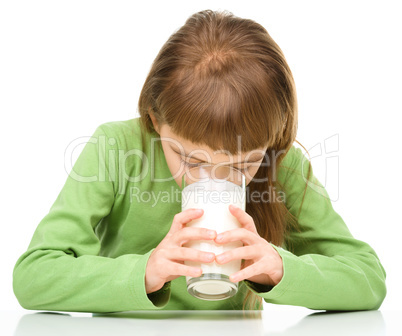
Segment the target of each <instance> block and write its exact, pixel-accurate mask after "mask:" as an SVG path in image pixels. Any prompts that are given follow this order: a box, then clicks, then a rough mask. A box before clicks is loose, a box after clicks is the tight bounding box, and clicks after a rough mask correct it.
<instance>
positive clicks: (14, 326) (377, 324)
mask: <svg viewBox="0 0 402 336" xmlns="http://www.w3.org/2000/svg"><path fill="white" fill-rule="evenodd" d="M0 314H1V315H0V335H2V336H8V335H14V336H27V335H29V336H32V335H41V336H56V335H57V336H67V335H68V336H80V335H85V336H90V335H96V336H106V335H107V336H115V335H116V336H125V335H127V336H128V335H130V336H137V335H138V336H148V335H152V336H153V335H155V336H156V335H161V336H170V335H174V336H193V335H194V336H198V335H202V336H215V335H219V336H222V335H224V336H226V335H228V336H238V335H239V336H240V335H241V336H254V335H258V336H263V335H276V336H277V335H281V336H289V335H292V336H293V335H297V336H304V335H308V336H332V335H339V336H346V335H353V336H358V335H364V336H374V335H376V336H377V335H381V336H382V335H399V336H400V335H402V328H401V327H400V322H401V320H402V311H391V310H389V311H382V310H377V311H355V312H332V313H331V312H325V311H313V310H309V309H306V308H300V309H284V308H283V307H279V306H278V308H277V309H276V307H275V306H272V308H271V309H269V310H266V309H264V310H263V311H260V312H256V313H255V312H250V311H246V312H244V313H243V312H242V311H233V310H230V311H229V310H216V311H212V310H208V311H207V310H204V311H203V310H196V311H129V312H121V313H110V314H94V315H93V314H91V313H76V312H71V313H67V312H46V311H30V310H24V309H21V310H18V311H1V312H0ZM398 329H399V330H398Z"/></svg>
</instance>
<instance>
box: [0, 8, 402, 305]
mask: <svg viewBox="0 0 402 336" xmlns="http://www.w3.org/2000/svg"><path fill="white" fill-rule="evenodd" d="M398 7H400V6H399V2H398V1H384V0H382V1H351V0H349V1H339V0H338V1H250V0H249V1H242V2H235V1H217V0H214V1H205V0H203V1H160V2H155V1H147V2H142V3H141V4H140V5H138V4H137V3H136V2H134V1H82V0H80V1H2V2H0V111H1V114H0V115H1V123H0V128H1V129H0V136H1V165H0V169H1V185H2V197H1V198H2V199H1V201H2V202H1V204H2V205H1V214H2V220H1V234H0V254H1V274H2V275H1V279H0V281H1V282H0V298H1V299H0V309H2V310H3V309H4V310H22V308H21V307H20V306H19V304H18V301H17V300H16V298H15V297H14V294H13V291H12V271H13V267H14V265H15V262H16V260H17V259H18V257H19V256H20V255H21V254H22V253H23V252H24V251H25V250H26V249H27V247H28V244H29V242H30V240H31V238H32V235H33V232H34V230H35V228H36V226H37V224H38V223H39V222H40V220H41V219H42V218H43V217H44V216H45V215H46V214H47V212H48V211H49V209H50V206H51V205H52V204H53V202H54V201H55V199H56V197H57V195H58V193H59V192H60V190H61V188H62V186H63V185H64V183H65V180H66V178H67V174H68V171H66V170H65V167H64V152H65V149H66V148H67V146H68V144H69V143H70V142H71V141H73V140H74V139H76V138H78V137H82V136H90V135H92V133H93V132H94V131H95V129H96V127H97V126H98V125H100V124H101V123H104V122H108V121H116V120H127V119H131V118H134V117H137V116H138V113H137V103H138V97H139V94H140V91H141V88H142V85H143V83H144V80H145V78H146V75H147V73H148V71H149V69H150V66H151V63H152V61H153V60H154V58H155V56H156V55H157V53H158V51H159V49H160V48H161V47H162V45H163V43H164V42H165V41H166V40H167V38H168V37H169V36H170V35H171V34H172V33H173V32H174V31H175V30H177V29H178V28H179V27H180V26H182V25H183V24H184V22H185V20H186V19H187V18H188V17H189V16H190V15H191V14H193V13H195V12H197V11H200V10H203V9H213V10H218V9H226V10H229V11H231V12H232V13H233V14H235V15H237V16H240V17H244V18H250V19H253V20H255V21H257V22H258V23H260V24H262V25H263V26H264V27H265V28H266V29H267V30H268V32H269V33H270V35H271V36H272V37H273V39H274V40H275V41H276V42H277V43H278V44H279V46H280V47H281V49H282V50H283V52H284V54H285V56H286V59H287V61H288V63H289V65H290V68H291V69H292V72H293V75H294V78H295V81H296V87H297V91H298V100H299V133H298V137H297V140H299V141H300V142H301V143H302V144H303V146H304V147H305V148H307V149H308V150H309V152H310V154H311V156H312V160H311V162H312V164H313V168H314V173H315V175H316V176H317V178H318V179H319V180H320V181H321V182H322V183H323V184H324V185H325V186H326V187H327V191H328V193H329V195H330V197H331V199H332V201H333V206H334V208H335V210H336V211H337V212H339V213H340V214H341V216H342V218H343V219H344V220H345V222H346V224H347V225H348V227H349V229H350V231H351V232H352V234H353V235H354V236H355V237H356V238H358V239H361V240H364V241H366V242H368V243H369V244H370V245H371V246H372V247H373V248H374V249H375V251H376V252H377V254H378V256H379V258H380V260H381V262H382V264H383V265H384V267H385V269H386V271H387V287H388V295H387V297H386V299H385V301H384V303H383V306H382V307H381V309H382V310H385V309H399V302H400V300H401V299H402V295H401V286H400V283H401V280H402V279H401V272H400V265H401V262H400V258H399V253H398V252H399V247H400V237H399V234H400V233H401V225H402V220H401V217H400V209H401V204H400V203H401V201H402V199H401V197H400V195H401V190H402V185H401V175H400V174H401V168H400V164H401V163H402V162H401V161H402V160H401V153H400V145H399V144H398V142H399V134H400V129H401V126H400V122H401V120H402V118H401V114H402V108H401V100H400V97H401V92H402V87H401V75H402V68H401V59H402V52H401V32H402V24H401V18H400V14H401V11H400V9H399V8H398ZM325 139H329V140H328V143H329V144H330V145H331V146H332V147H333V146H335V147H337V148H335V152H332V153H330V154H327V153H325V147H324V142H325ZM334 144H335V145H334ZM320 145H321V146H322V150H323V155H321V156H317V152H316V149H317V148H318V147H317V146H320ZM81 150H82V147H81ZM327 152H328V150H327ZM78 154H79V152H77V153H75V157H77V155H78ZM313 156H314V157H313ZM330 156H333V157H332V158H331V159H328V161H326V158H328V157H330ZM326 162H327V163H326ZM326 171H327V173H326ZM326 174H327V176H326ZM271 306H272V305H269V304H265V309H267V308H269V309H271V308H272V309H283V307H271ZM288 308H289V309H291V307H290V306H289V307H288Z"/></svg>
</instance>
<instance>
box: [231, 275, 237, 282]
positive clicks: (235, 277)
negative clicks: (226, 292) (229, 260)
mask: <svg viewBox="0 0 402 336" xmlns="http://www.w3.org/2000/svg"><path fill="white" fill-rule="evenodd" d="M238 278H239V276H238V275H235V276H233V275H231V276H230V281H232V282H236V281H237V279H238Z"/></svg>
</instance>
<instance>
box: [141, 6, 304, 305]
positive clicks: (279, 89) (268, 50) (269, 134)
mask: <svg viewBox="0 0 402 336" xmlns="http://www.w3.org/2000/svg"><path fill="white" fill-rule="evenodd" d="M138 108H139V113H140V116H141V118H140V119H141V122H142V126H143V128H144V129H145V130H146V131H147V132H150V133H151V132H155V129H154V127H153V124H152V121H151V119H150V116H149V113H150V112H151V113H152V114H153V115H154V116H155V118H156V120H157V122H158V124H159V125H163V124H167V125H169V126H170V127H171V130H172V131H173V132H174V133H175V134H177V135H178V136H180V137H182V138H184V139H186V140H189V141H191V142H192V143H194V144H199V145H206V146H208V147H210V148H211V149H212V150H222V149H223V150H226V151H229V152H230V153H231V154H233V155H236V154H238V149H239V148H238V137H240V139H241V146H240V147H241V148H240V149H241V152H248V151H251V150H254V149H256V148H262V147H266V146H268V147H267V150H266V152H265V157H264V159H263V161H262V163H261V166H260V167H259V169H258V171H257V173H256V175H255V176H254V178H253V179H252V180H251V181H250V183H249V184H248V185H247V189H248V190H247V194H248V195H251V194H253V193H254V194H255V193H257V194H258V195H262V194H263V192H264V191H265V193H266V192H267V191H269V193H270V200H271V201H269V202H254V201H253V202H250V200H249V199H247V204H246V211H247V213H248V214H250V215H251V216H252V218H253V219H254V223H255V225H256V227H257V230H258V233H259V235H260V236H261V237H262V238H264V239H266V240H267V241H268V242H271V243H273V244H275V245H277V246H281V245H282V244H283V242H284V240H285V237H286V234H287V232H288V231H289V230H292V229H297V219H296V217H295V216H293V215H292V214H291V213H290V212H289V211H288V209H287V207H286V205H285V204H284V202H281V201H275V200H276V199H278V198H279V196H278V192H277V189H278V190H282V189H283V186H281V185H280V184H279V182H278V181H277V179H276V172H277V170H278V169H279V166H280V163H281V161H282V160H283V158H284V157H285V155H286V153H287V152H288V151H289V149H290V148H291V147H292V146H293V143H294V142H295V141H296V142H297V143H299V142H298V141H297V140H296V133H297V125H298V111H297V97H296V88H295V83H294V79H293V76H292V73H291V71H290V68H289V66H288V64H287V62H286V59H285V56H284V54H283V52H282V50H281V49H280V48H279V46H278V45H277V44H276V42H275V41H274V40H273V39H272V38H271V36H270V35H269V34H268V32H267V30H266V29H265V28H264V27H263V26H261V25H260V24H258V23H256V22H255V21H253V20H250V19H243V18H240V17H237V16H234V15H233V14H232V13H231V12H228V11H212V10H204V11H200V12H198V13H195V14H193V15H192V16H190V17H189V18H188V19H187V21H186V22H185V24H184V25H183V26H182V27H181V28H180V29H178V30H177V31H175V32H174V33H173V34H172V35H171V36H170V37H169V39H168V40H167V42H166V43H165V44H164V45H163V46H162V48H161V50H160V51H159V53H158V55H157V57H156V58H155V60H154V62H153V64H152V67H151V69H150V71H149V74H148V76H147V78H146V80H145V83H144V86H143V88H142V91H141V94H140V98H139V103H138ZM299 144H300V143H299ZM303 148H304V147H303ZM273 162H274V163H275V164H274V165H272V164H270V163H273ZM309 174H310V165H309V172H308V175H309ZM306 187H307V183H306ZM304 193H305V191H304ZM303 199H304V197H303ZM272 200H274V201H272ZM299 211H300V210H299ZM249 299H250V300H249ZM246 302H248V303H249V307H250V309H254V308H253V307H255V305H256V303H258V307H259V308H258V309H262V299H261V297H259V296H257V295H255V294H254V293H253V292H252V291H248V293H247V295H246V297H245V299H244V304H243V309H244V308H245V306H246Z"/></svg>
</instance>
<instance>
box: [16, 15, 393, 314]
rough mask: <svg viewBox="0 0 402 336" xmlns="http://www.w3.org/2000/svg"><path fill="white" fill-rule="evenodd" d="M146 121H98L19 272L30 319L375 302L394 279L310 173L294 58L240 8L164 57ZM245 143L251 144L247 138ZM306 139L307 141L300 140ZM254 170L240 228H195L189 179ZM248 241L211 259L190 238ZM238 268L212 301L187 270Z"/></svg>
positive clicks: (153, 73) (373, 305)
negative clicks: (186, 194)
mask: <svg viewBox="0 0 402 336" xmlns="http://www.w3.org/2000/svg"><path fill="white" fill-rule="evenodd" d="M139 113H140V118H134V119H130V120H126V121H112V122H108V123H104V124H102V125H99V127H97V129H96V130H95V132H94V134H93V136H92V137H91V139H90V141H89V142H88V143H87V144H86V146H85V147H84V149H83V150H82V152H81V154H80V156H79V157H78V159H77V160H76V162H75V164H74V167H73V169H72V171H71V172H70V174H69V176H68V178H67V181H66V183H65V185H64V187H63V188H62V190H61V192H60V194H59V195H58V197H57V199H56V201H55V202H54V204H53V206H52V207H51V208H50V211H49V213H48V214H47V215H46V216H45V217H44V218H43V219H42V221H41V222H40V223H39V225H38V227H37V229H36V231H35V233H34V235H33V238H32V241H31V243H30V245H29V247H28V250H27V251H26V252H25V253H23V254H22V255H21V256H20V258H19V259H18V260H17V262H16V265H15V268H14V272H13V289H14V293H15V295H16V297H17V299H18V301H19V303H20V304H21V306H22V307H24V308H26V309H34V310H57V311H76V312H116V311H127V310H143V309H154V310H156V309H164V310H176V309H225V310H232V309H251V310H259V309H262V299H264V300H265V301H266V302H268V303H276V304H282V305H284V304H285V305H296V306H304V307H307V308H310V309H320V310H365V309H378V308H379V307H380V306H381V303H382V302H383V300H384V297H385V295H386V286H385V278H386V273H385V270H384V268H383V266H382V265H381V263H380V261H379V258H378V256H377V255H376V253H375V251H374V250H373V249H372V248H371V247H370V246H369V245H368V244H367V243H365V242H363V241H360V240H357V239H355V238H354V237H353V236H352V234H351V233H350V231H349V230H348V228H347V226H346V225H345V223H344V221H343V220H342V218H341V216H340V215H339V214H338V213H337V212H335V210H334V209H333V207H332V205H331V202H330V200H329V196H328V194H327V192H326V191H325V189H324V187H323V186H322V185H321V183H320V182H319V181H318V180H317V178H316V177H315V176H314V175H313V173H312V168H311V164H310V162H309V161H308V160H306V157H305V156H304V154H303V153H302V152H301V150H300V149H298V148H296V147H294V145H293V144H294V142H295V141H296V133H297V123H298V114H297V100H296V91H295V84H294V80H293V77H292V73H291V71H290V69H289V66H288V64H287V63H286V60H285V57H284V55H283V53H282V51H281V49H280V48H279V47H278V45H277V44H276V43H275V42H274V40H273V39H272V38H271V37H270V35H269V34H268V32H267V31H266V30H265V29H264V28H263V27H262V26H261V25H259V24H258V23H256V22H254V21H252V20H249V19H242V18H239V17H236V16H234V15H233V14H231V13H229V12H226V11H224V12H214V11H211V10H205V11H201V12H198V13H195V14H194V15H192V16H191V17H190V18H188V20H187V21H186V23H185V25H184V26H182V27H181V28H180V29H178V30H177V31H176V32H175V33H174V34H173V35H172V36H171V37H170V38H169V39H168V41H167V42H166V43H165V45H164V46H163V47H162V49H161V50H160V52H159V54H158V55H157V57H156V59H155V61H154V62H153V64H152V68H151V70H150V72H149V75H148V77H147V78H146V81H145V84H144V86H143V89H142V91H141V96H140V99H139ZM239 139H240V141H239ZM296 142H297V141H296ZM205 162H207V163H212V164H217V165H218V164H219V165H220V164H228V165H231V166H233V167H235V168H237V169H241V170H242V172H243V173H244V174H245V176H246V183H247V200H246V202H247V205H246V211H243V210H241V209H239V208H235V207H232V206H230V208H229V209H230V212H231V214H232V215H233V216H234V217H236V218H237V220H238V221H239V223H240V224H241V228H239V229H235V230H231V231H226V232H224V233H223V234H220V235H219V236H217V232H216V231H212V232H208V231H207V230H206V229H201V228H191V227H186V224H187V223H189V222H190V221H191V220H193V219H196V218H200V217H201V216H202V215H203V210H196V209H189V210H186V211H183V212H182V211H181V198H180V196H181V194H180V191H181V189H180V187H181V178H182V176H183V174H184V173H185V172H186V171H187V170H188V169H189V167H192V166H197V165H199V164H202V163H205ZM197 239H198V240H200V239H206V240H210V241H211V242H215V243H217V244H226V243H229V242H233V241H241V242H242V243H243V247H239V248H236V249H234V250H232V251H228V252H225V253H223V254H221V255H214V254H210V253H206V252H202V251H198V250H195V249H192V248H188V247H185V246H184V245H185V244H186V243H187V242H189V241H191V240H197ZM239 259H241V260H242V267H241V271H240V272H236V273H235V274H232V275H231V276H230V281H232V282H238V283H239V290H238V292H237V294H236V295H235V296H233V297H231V298H229V299H226V300H220V301H204V300H200V299H197V298H195V297H193V296H191V295H190V294H189V293H188V292H187V288H186V278H185V276H192V277H197V276H200V275H201V272H202V270H201V269H198V268H196V267H190V266H187V265H185V263H184V262H185V261H186V260H187V261H190V260H191V261H197V262H202V263H210V262H217V263H218V264H224V263H227V262H229V261H231V260H239Z"/></svg>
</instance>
